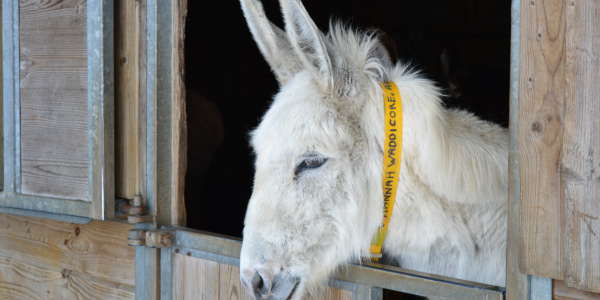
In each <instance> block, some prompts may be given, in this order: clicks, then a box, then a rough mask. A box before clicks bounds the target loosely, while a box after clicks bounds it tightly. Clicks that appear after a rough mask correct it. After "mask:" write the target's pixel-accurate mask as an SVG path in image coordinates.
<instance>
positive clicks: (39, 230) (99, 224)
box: [0, 214, 135, 299]
mask: <svg viewBox="0 0 600 300" xmlns="http://www.w3.org/2000/svg"><path fill="white" fill-rule="evenodd" d="M132 228H133V226H132V225H130V224H127V223H119V222H110V221H92V222H90V223H89V224H87V225H80V224H72V223H65V222H57V221H50V220H42V219H36V218H29V217H21V216H13V215H8V214H0V257H3V258H7V259H10V260H14V261H20V262H26V263H27V264H28V265H31V266H34V267H38V268H42V269H46V270H50V271H55V272H62V273H65V272H66V273H70V274H72V275H73V276H76V277H78V278H82V279H86V280H88V281H90V280H91V278H93V279H94V280H95V281H98V282H102V283H103V285H110V286H118V287H119V289H123V290H125V291H131V290H133V289H134V286H135V248H134V247H129V246H127V233H128V230H129V229H132ZM100 299H102V298H100Z"/></svg>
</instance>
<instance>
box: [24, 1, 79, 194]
mask: <svg viewBox="0 0 600 300" xmlns="http://www.w3.org/2000/svg"><path fill="white" fill-rule="evenodd" d="M86 20H87V18H86V1H85V0H64V1H61V0H51V1H41V0H23V1H19V27H20V35H19V42H20V45H19V53H20V57H19V59H20V65H21V72H20V93H21V105H20V109H21V126H20V133H21V136H20V140H21V145H20V146H21V192H22V193H24V194H31V195H42V196H50V197H59V198H66V199H79V200H86V201H89V199H88V198H89V193H88V191H89V188H88V187H89V181H88V177H89V175H88V153H89V146H88V105H87V101H88V100H87V99H88V97H87V24H86V22H87V21H86Z"/></svg>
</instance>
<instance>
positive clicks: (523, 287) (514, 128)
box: [506, 0, 530, 299]
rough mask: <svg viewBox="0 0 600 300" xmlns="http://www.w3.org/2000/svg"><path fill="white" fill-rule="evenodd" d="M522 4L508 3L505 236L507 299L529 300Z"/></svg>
mask: <svg viewBox="0 0 600 300" xmlns="http://www.w3.org/2000/svg"><path fill="white" fill-rule="evenodd" d="M520 19H521V3H520V1H519V0H512V3H511V34H510V115H509V117H510V119H509V132H510V147H509V154H508V178H509V188H508V232H507V243H506V298H507V299H528V297H529V287H530V276H529V275H526V274H523V273H521V272H520V271H519V207H520V202H521V190H520V179H519V162H518V156H517V140H518V139H517V133H518V128H519V118H518V116H519V39H520V36H519V31H520Z"/></svg>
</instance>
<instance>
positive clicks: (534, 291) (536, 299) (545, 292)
mask: <svg viewBox="0 0 600 300" xmlns="http://www.w3.org/2000/svg"><path fill="white" fill-rule="evenodd" d="M529 291H530V294H529V299H531V300H551V299H552V279H550V278H544V277H538V276H531V284H530V286H529Z"/></svg>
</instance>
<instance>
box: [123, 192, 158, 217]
mask: <svg viewBox="0 0 600 300" xmlns="http://www.w3.org/2000/svg"><path fill="white" fill-rule="evenodd" d="M119 200H120V201H119ZM119 200H117V201H116V202H115V205H116V211H117V212H118V214H120V215H127V222H128V223H130V224H138V223H154V222H155V221H156V216H154V215H148V207H147V206H146V205H144V201H143V200H142V196H140V195H135V196H133V201H129V200H122V199H119Z"/></svg>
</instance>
